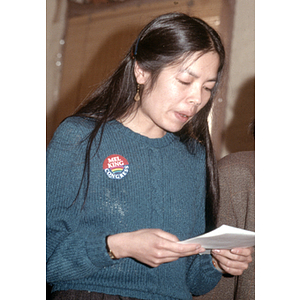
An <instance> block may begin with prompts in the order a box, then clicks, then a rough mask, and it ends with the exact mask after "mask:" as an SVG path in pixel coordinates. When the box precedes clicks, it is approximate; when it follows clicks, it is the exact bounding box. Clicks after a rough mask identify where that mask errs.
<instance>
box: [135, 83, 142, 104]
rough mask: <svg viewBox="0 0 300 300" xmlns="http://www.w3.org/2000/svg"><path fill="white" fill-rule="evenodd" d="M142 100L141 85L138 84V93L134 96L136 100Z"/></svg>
mask: <svg viewBox="0 0 300 300" xmlns="http://www.w3.org/2000/svg"><path fill="white" fill-rule="evenodd" d="M140 100H141V96H140V85H139V84H137V87H136V94H135V96H134V101H136V102H138V101H140Z"/></svg>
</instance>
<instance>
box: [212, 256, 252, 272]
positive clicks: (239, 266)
mask: <svg viewBox="0 0 300 300" xmlns="http://www.w3.org/2000/svg"><path fill="white" fill-rule="evenodd" d="M213 257H214V258H215V259H216V260H217V261H218V264H219V266H220V267H221V268H222V269H223V270H224V271H225V272H226V273H229V274H231V275H241V274H242V273H243V272H244V271H245V270H246V269H248V265H249V262H248V261H245V260H243V261H239V260H236V259H234V260H232V259H229V258H228V257H226V256H223V255H216V254H213Z"/></svg>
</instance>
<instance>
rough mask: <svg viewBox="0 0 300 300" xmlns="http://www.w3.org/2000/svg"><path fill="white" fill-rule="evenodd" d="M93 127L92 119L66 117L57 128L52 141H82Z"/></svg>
mask: <svg viewBox="0 0 300 300" xmlns="http://www.w3.org/2000/svg"><path fill="white" fill-rule="evenodd" d="M94 126H95V122H94V121H93V120H92V119H87V118H82V117H68V118H66V119H65V120H64V121H63V122H62V123H61V124H60V125H59V127H58V128H57V130H56V131H55V133H54V136H53V139H54V140H55V139H57V138H59V137H64V138H65V139H66V140H73V139H75V140H76V139H82V138H84V137H85V136H86V135H88V134H89V133H90V132H91V131H92V130H93V129H94Z"/></svg>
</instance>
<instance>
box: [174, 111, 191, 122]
mask: <svg viewBox="0 0 300 300" xmlns="http://www.w3.org/2000/svg"><path fill="white" fill-rule="evenodd" d="M175 116H176V118H177V119H178V120H180V121H181V122H183V123H186V122H187V121H188V120H190V119H191V118H192V115H190V114H186V113H184V112H175Z"/></svg>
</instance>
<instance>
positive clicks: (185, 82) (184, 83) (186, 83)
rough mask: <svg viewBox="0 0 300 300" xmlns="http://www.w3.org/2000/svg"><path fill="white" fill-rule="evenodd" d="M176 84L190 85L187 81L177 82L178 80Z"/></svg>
mask: <svg viewBox="0 0 300 300" xmlns="http://www.w3.org/2000/svg"><path fill="white" fill-rule="evenodd" d="M178 82H179V83H181V84H183V85H190V84H191V82H189V81H182V80H179V79H178Z"/></svg>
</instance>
